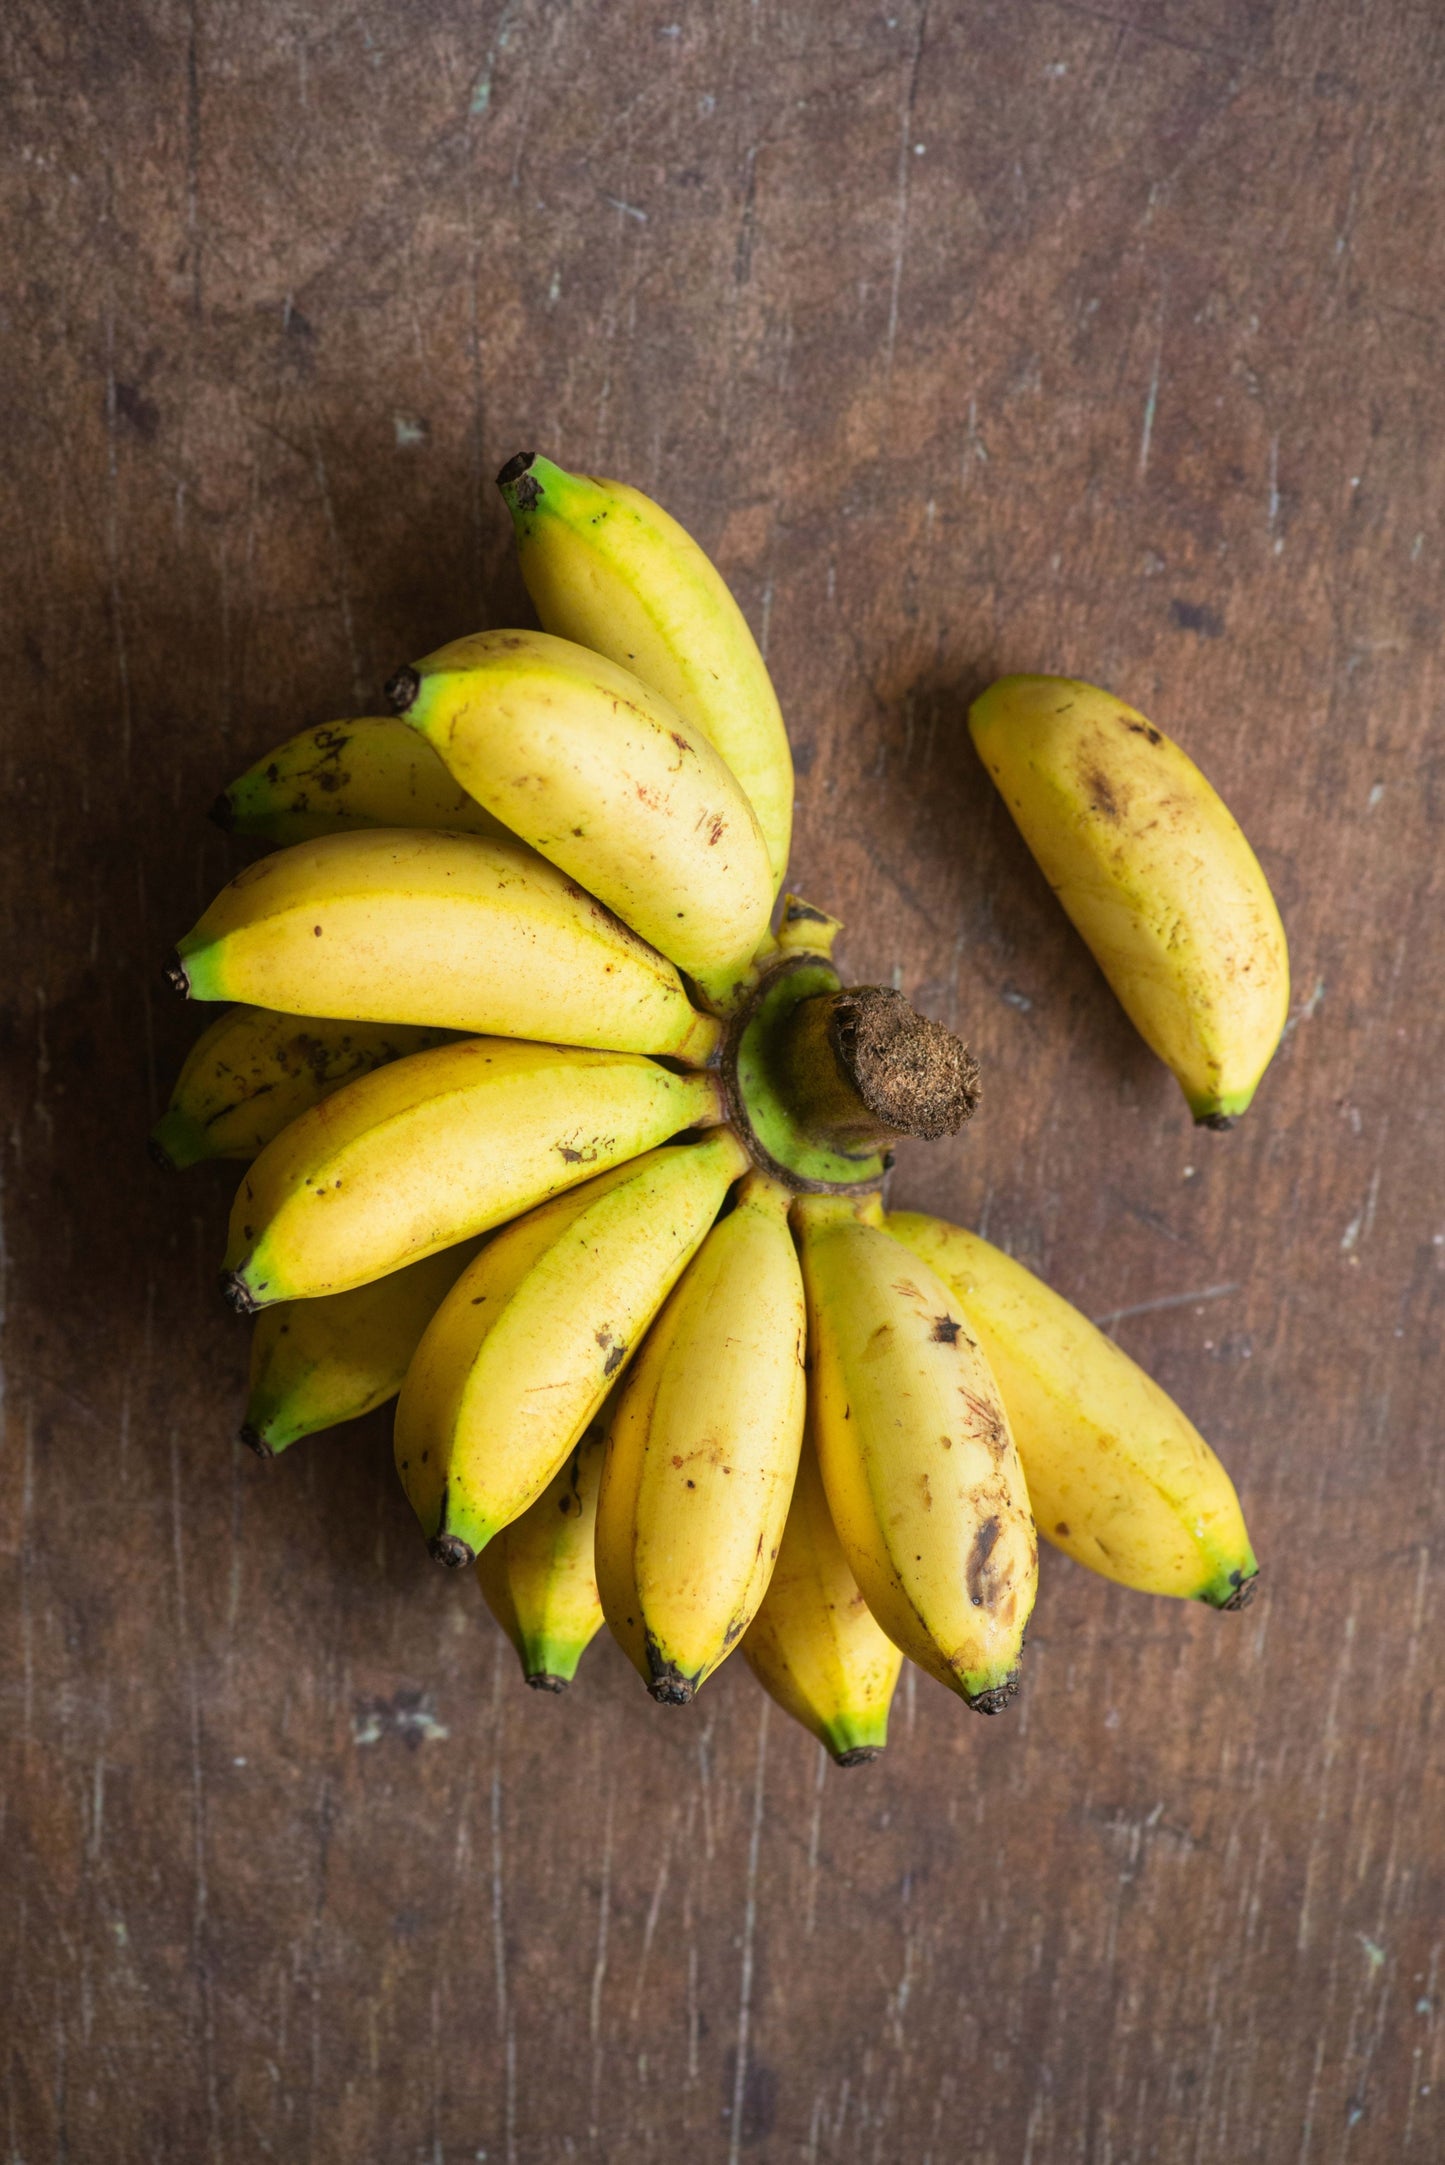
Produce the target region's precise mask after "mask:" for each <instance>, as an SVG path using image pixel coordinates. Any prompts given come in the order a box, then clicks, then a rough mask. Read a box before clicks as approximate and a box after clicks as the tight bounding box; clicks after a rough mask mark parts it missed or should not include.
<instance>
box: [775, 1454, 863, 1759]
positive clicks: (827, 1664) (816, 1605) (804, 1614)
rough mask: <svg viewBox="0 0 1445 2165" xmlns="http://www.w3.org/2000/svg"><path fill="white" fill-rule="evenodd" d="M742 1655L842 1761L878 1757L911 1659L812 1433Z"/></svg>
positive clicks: (785, 1705)
mask: <svg viewBox="0 0 1445 2165" xmlns="http://www.w3.org/2000/svg"><path fill="white" fill-rule="evenodd" d="M743 1659H744V1661H746V1662H747V1664H748V1667H749V1668H750V1669H751V1670H752V1672H753V1674H754V1676H755V1677H756V1678H757V1680H758V1682H759V1683H760V1684H761V1685H762V1687H763V1689H764V1691H766V1692H768V1693H769V1694H770V1695H771V1697H772V1698H774V1699H776V1700H777V1702H778V1705H779V1706H780V1707H782V1708H783V1710H784V1712H785V1713H788V1714H791V1715H792V1717H793V1719H794V1720H795V1721H799V1722H801V1723H802V1725H803V1727H804V1728H805V1729H811V1731H812V1732H813V1735H814V1736H815V1737H816V1738H817V1739H818V1741H819V1743H820V1744H822V1745H823V1746H824V1747H825V1748H826V1749H827V1750H828V1751H829V1752H831V1754H832V1755H833V1758H834V1759H835V1760H836V1761H837V1763H838V1765H839V1766H840V1767H854V1766H861V1765H862V1764H863V1762H864V1761H865V1760H868V1759H876V1758H877V1757H878V1754H879V1753H880V1752H881V1751H882V1749H883V1747H884V1745H885V1744H886V1743H887V1742H888V1709H889V1706H890V1705H891V1704H892V1700H893V1688H894V1686H895V1685H896V1683H897V1682H898V1672H899V1670H900V1669H901V1668H902V1666H903V1656H902V1654H901V1653H900V1652H899V1650H898V1648H897V1647H896V1646H895V1645H894V1644H893V1641H892V1640H891V1639H890V1638H889V1637H888V1636H887V1634H886V1632H883V1631H881V1630H880V1629H879V1627H878V1625H877V1624H875V1623H874V1621H873V1617H872V1615H871V1613H870V1612H869V1609H868V1606H867V1603H866V1602H865V1601H864V1599H863V1596H862V1594H861V1593H860V1592H859V1590H858V1581H857V1580H856V1579H855V1578H854V1576H853V1574H852V1572H851V1571H850V1570H849V1569H848V1559H847V1557H846V1556H845V1555H844V1554H843V1546H842V1543H841V1542H840V1541H839V1539H838V1536H837V1534H836V1532H835V1531H834V1528H833V1521H832V1518H831V1516H830V1515H829V1511H828V1498H827V1496H826V1494H825V1493H824V1489H823V1476H822V1473H821V1471H820V1470H819V1466H818V1453H817V1448H816V1446H815V1444H814V1443H813V1440H812V1438H811V1436H806V1435H805V1437H804V1440H803V1455H802V1457H801V1458H800V1459H799V1461H798V1482H797V1486H796V1488H795V1489H794V1490H793V1500H792V1503H791V1504H790V1505H789V1507H788V1523H787V1525H786V1527H785V1528H784V1529H783V1542H782V1547H781V1548H780V1549H779V1550H778V1561H777V1563H776V1565H775V1566H774V1569H773V1575H772V1578H771V1579H770V1580H769V1581H768V1590H767V1592H766V1593H765V1594H764V1596H763V1599H762V1604H761V1606H760V1607H759V1609H758V1613H757V1615H756V1616H755V1617H754V1618H753V1620H752V1622H751V1624H749V1626H748V1629H747V1633H746V1636H745V1637H744V1639H743Z"/></svg>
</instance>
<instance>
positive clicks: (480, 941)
mask: <svg viewBox="0 0 1445 2165" xmlns="http://www.w3.org/2000/svg"><path fill="white" fill-rule="evenodd" d="M170 975H171V981H172V983H173V984H174V985H175V986H176V987H177V989H178V990H180V991H182V992H184V993H186V994H187V995H188V996H189V997H190V998H191V999H193V1000H262V999H264V1000H265V1001H266V1002H267V1004H268V1005H269V1006H271V1007H279V1008H290V1009H291V1010H292V1011H293V1012H294V1013H296V1014H301V1015H329V1016H333V1017H336V1018H338V1019H341V1020H346V1021H368V1022H380V1021H386V1022H405V1023H413V1024H423V1025H432V1026H434V1027H436V1028H440V1029H447V1030H465V1031H468V1032H470V1033H476V1034H481V1033H483V1032H486V1033H487V1034H489V1035H495V1036H498V1037H528V1038H535V1039H539V1040H541V1041H543V1042H546V1043H560V1044H564V1045H588V1046H592V1047H595V1048H598V1049H601V1050H605V1051H609V1052H652V1053H665V1054H667V1055H669V1056H670V1057H672V1058H674V1059H679V1060H688V1061H690V1062H691V1063H692V1064H693V1065H694V1066H697V1067H701V1066H704V1065H705V1064H706V1062H707V1061H708V1059H709V1058H710V1057H711V1056H712V1054H713V1053H714V1052H715V1051H716V1049H717V1045H718V1040H719V1035H720V1033H719V1027H718V1024H717V1022H716V1020H715V1018H714V1017H713V1016H711V1015H702V1014H699V1013H698V1011H697V1010H696V1009H695V1008H694V1007H693V1006H692V1004H691V1002H690V1001H689V999H688V997H687V993H686V990H685V989H684V986H683V982H682V979H681V978H680V977H679V976H678V974H677V971H676V970H675V969H674V967H673V965H672V964H671V963H670V962H668V961H666V960H665V959H664V958H663V956H661V955H660V954H659V953H658V952H657V950H656V948H654V947H649V946H648V944H647V942H646V941H645V940H641V939H639V938H638V936H637V934H636V933H635V932H633V931H631V930H630V929H629V928H628V927H627V926H626V925H625V924H623V923H622V922H621V920H620V919H619V918H617V917H614V915H613V914H612V912H611V910H609V909H605V908H604V907H603V905H602V904H601V903H600V902H598V901H597V900H596V899H595V898H594V897H593V896H592V895H589V894H585V893H584V892H583V890H582V889H581V888H580V887H578V886H577V884H576V882H575V881H573V880H570V879H568V878H567V876H566V874H565V873H563V872H559V871H558V869H557V867H556V866H555V865H553V864H549V863H548V862H547V860H546V858H545V857H540V856H538V854H537V852H536V851H535V850H531V849H528V848H527V847H526V846H525V844H523V843H521V842H519V841H518V840H517V839H516V837H515V836H511V837H509V838H508V839H507V840H505V841H499V840H495V839H487V838H484V837H483V836H481V835H468V834H424V833H420V832H413V831H411V830H403V829H398V828H374V829H370V830H367V831H362V832H358V833H355V834H333V835H327V836H325V837H324V838H323V839H322V840H321V841H319V842H297V843H294V844H293V845H292V847H291V848H290V849H282V850H277V851H275V852H274V854H273V855H271V856H269V857H262V858H260V859H258V861H257V862H256V863H255V864H252V865H247V867H246V869H245V871H244V872H239V873H237V875H236V877H235V879H233V880H232V881H231V883H230V885H229V886H228V887H223V888H222V890H221V892H220V894H219V895H217V897H216V899H215V901H214V902H213V903H212V904H211V906H210V908H209V909H208V910H207V911H206V913H205V915H204V916H203V917H202V918H201V919H200V921H199V922H198V923H197V924H196V925H195V926H194V928H193V929H192V930H191V931H190V932H188V933H187V934H186V936H185V938H184V939H183V940H182V941H181V943H180V946H179V947H178V949H177V950H176V959H175V961H174V963H173V964H172V966H171V971H170Z"/></svg>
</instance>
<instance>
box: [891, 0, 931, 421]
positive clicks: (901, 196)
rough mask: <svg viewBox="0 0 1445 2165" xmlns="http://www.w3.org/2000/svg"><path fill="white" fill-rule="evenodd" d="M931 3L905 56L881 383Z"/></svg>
mask: <svg viewBox="0 0 1445 2165" xmlns="http://www.w3.org/2000/svg"><path fill="white" fill-rule="evenodd" d="M929 5H930V0H922V4H921V6H920V7H919V10H918V20H917V24H916V26H915V29H914V36H913V47H912V50H911V51H910V53H909V56H908V75H907V80H906V83H905V86H904V95H903V112H902V117H901V119H900V122H899V141H898V180H897V187H896V191H895V193H896V201H895V207H894V219H893V282H892V285H891V287H890V288H889V293H888V329H887V331H886V332H885V334H884V339H883V380H884V382H885V383H887V382H888V381H889V380H890V379H891V377H892V375H893V353H894V348H895V347H896V345H897V343H898V304H899V296H900V295H901V293H902V290H903V258H904V256H905V254H906V253H907V249H908V197H909V192H910V189H911V186H912V178H913V159H914V144H913V112H914V107H915V106H916V104H917V102H918V77H919V71H920V70H921V68H922V66H923V46H924V41H925V39H926V37H927V35H928V9H929Z"/></svg>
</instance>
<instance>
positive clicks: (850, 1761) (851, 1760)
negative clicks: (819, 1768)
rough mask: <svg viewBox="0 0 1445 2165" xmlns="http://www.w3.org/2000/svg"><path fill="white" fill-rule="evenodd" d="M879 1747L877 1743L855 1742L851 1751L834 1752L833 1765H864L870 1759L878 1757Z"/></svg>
mask: <svg viewBox="0 0 1445 2165" xmlns="http://www.w3.org/2000/svg"><path fill="white" fill-rule="evenodd" d="M879 1749H880V1747H879V1746H878V1745H877V1744H855V1745H854V1746H853V1749H852V1750H851V1751H847V1752H835V1753H834V1754H833V1764H834V1766H835V1767H866V1766H867V1765H868V1762H869V1761H870V1760H871V1759H876V1758H877V1757H878V1753H879Z"/></svg>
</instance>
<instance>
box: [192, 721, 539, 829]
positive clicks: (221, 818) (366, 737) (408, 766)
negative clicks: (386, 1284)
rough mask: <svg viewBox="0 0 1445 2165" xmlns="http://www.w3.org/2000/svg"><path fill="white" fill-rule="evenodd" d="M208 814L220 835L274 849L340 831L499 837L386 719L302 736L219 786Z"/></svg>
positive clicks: (493, 823) (414, 740)
mask: <svg viewBox="0 0 1445 2165" xmlns="http://www.w3.org/2000/svg"><path fill="white" fill-rule="evenodd" d="M211 817H212V819H213V820H214V821H215V822H216V825H217V826H218V827H224V828H225V829H226V831H227V832H228V833H234V834H252V835H260V836H262V837H264V839H265V840H266V841H268V842H282V843H285V842H314V841H316V840H317V839H318V838H319V837H320V836H321V835H324V834H337V833H340V832H341V831H342V830H343V829H345V828H348V827H446V828H449V829H451V830H452V831H453V832H454V833H458V834H486V835H491V836H493V837H494V838H495V837H497V836H505V834H506V832H507V830H506V828H505V827H504V826H503V825H502V823H501V821H500V820H497V819H493V817H492V815H491V813H490V812H487V811H484V810H483V809H482V807H481V805H479V804H477V803H476V802H475V801H474V800H473V799H472V798H471V797H469V796H468V795H467V793H466V791H465V790H464V789H463V788H461V787H460V785H459V784H458V783H457V782H455V781H453V779H452V777H451V775H450V774H448V772H447V770H446V768H445V767H444V766H443V765H442V763H441V761H440V760H439V759H438V758H437V755H436V753H435V752H434V751H433V750H432V748H431V746H430V745H429V744H427V743H426V742H425V741H424V739H422V738H421V737H419V736H418V735H417V733H416V731H415V730H414V729H408V728H407V726H406V723H405V722H401V721H398V720H397V718H396V716H395V715H394V714H367V715H363V716H362V717H361V718H360V719H359V720H358V721H354V722H325V723H323V724H322V726H321V727H320V728H319V729H303V730H302V731H301V733H300V735H299V736H295V737H289V738H288V739H287V741H286V742H285V743H284V744H278V745H277V747H276V749H275V751H274V752H268V753H267V754H266V756H265V757H264V759H258V760H257V761H256V764H255V766H254V767H248V768H247V769H246V772H245V773H244V774H242V775H238V776H237V778H236V780H235V781H234V782H232V784H231V786H230V788H229V789H223V790H222V792H221V794H220V796H219V797H218V798H217V799H216V801H215V803H214V804H213V805H212V806H211Z"/></svg>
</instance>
